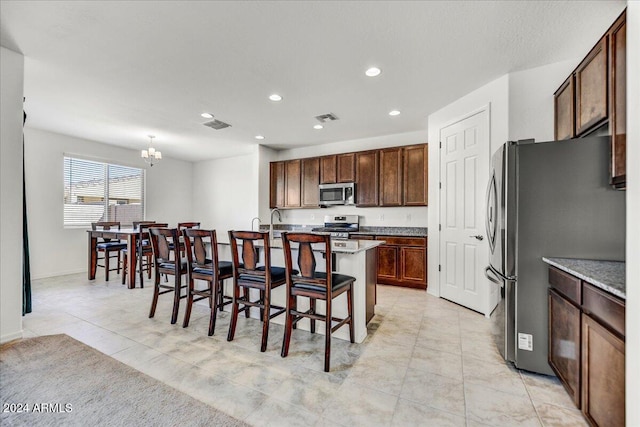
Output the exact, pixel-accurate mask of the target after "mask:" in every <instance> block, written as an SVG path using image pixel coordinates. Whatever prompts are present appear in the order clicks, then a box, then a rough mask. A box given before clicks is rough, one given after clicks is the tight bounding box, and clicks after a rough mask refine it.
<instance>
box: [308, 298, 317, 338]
mask: <svg viewBox="0 0 640 427" xmlns="http://www.w3.org/2000/svg"><path fill="white" fill-rule="evenodd" d="M309 308H310V309H311V313H313V314H316V299H315V298H310V299H309ZM310 320H311V333H312V334H315V333H316V319H310Z"/></svg>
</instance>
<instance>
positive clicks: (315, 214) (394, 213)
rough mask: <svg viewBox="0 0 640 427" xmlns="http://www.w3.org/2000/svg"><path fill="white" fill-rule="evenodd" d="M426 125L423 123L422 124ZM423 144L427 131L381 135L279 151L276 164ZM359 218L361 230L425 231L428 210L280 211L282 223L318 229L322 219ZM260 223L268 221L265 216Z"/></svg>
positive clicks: (336, 209) (412, 208)
mask: <svg viewBox="0 0 640 427" xmlns="http://www.w3.org/2000/svg"><path fill="white" fill-rule="evenodd" d="M425 125H426V121H425ZM426 142H427V131H426V130H423V131H417V132H408V133H401V134H394V135H384V136H378V137H374V138H363V139H356V140H349V141H340V142H334V143H329V144H323V145H321V146H313V147H303V148H295V149H290V150H283V151H279V152H278V155H277V157H278V158H277V160H289V159H298V158H305V157H315V156H324V155H329V154H339V153H349V152H353V151H364V150H372V149H377V148H386V147H396V146H402V145H412V144H424V143H426ZM337 214H345V215H360V225H362V226H382V227H426V226H427V215H428V207H424V206H423V207H401V208H397V207H384V208H380V207H378V208H376V207H372V208H357V207H355V206H338V207H330V208H318V209H286V210H282V216H283V218H282V220H283V222H286V223H289V224H310V225H320V224H322V222H323V221H322V219H323V217H324V215H337ZM261 219H263V220H266V221H267V223H268V221H269V218H268V215H267V216H266V217H261Z"/></svg>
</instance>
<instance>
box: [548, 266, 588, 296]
mask: <svg viewBox="0 0 640 427" xmlns="http://www.w3.org/2000/svg"><path fill="white" fill-rule="evenodd" d="M549 283H550V284H551V286H552V287H553V288H554V289H556V290H557V291H558V292H560V293H561V294H562V295H564V296H565V297H567V298H569V299H570V300H571V301H572V302H573V303H575V304H577V305H580V303H581V302H582V299H581V296H582V295H581V294H582V292H581V290H582V283H581V282H580V279H578V278H577V277H574V276H572V275H570V274H569V273H565V272H564V271H562V270H559V269H557V268H555V267H549Z"/></svg>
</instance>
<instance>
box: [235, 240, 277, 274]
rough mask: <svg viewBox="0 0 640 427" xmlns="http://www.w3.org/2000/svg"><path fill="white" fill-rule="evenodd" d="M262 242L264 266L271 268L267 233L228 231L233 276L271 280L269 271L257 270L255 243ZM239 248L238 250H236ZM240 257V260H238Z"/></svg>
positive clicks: (267, 269) (266, 269) (268, 269)
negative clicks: (258, 277)
mask: <svg viewBox="0 0 640 427" xmlns="http://www.w3.org/2000/svg"><path fill="white" fill-rule="evenodd" d="M258 241H262V245H263V246H264V265H265V266H271V253H270V252H271V250H270V249H271V246H270V244H269V232H268V231H264V232H261V231H235V230H229V243H231V257H232V264H233V275H234V277H235V278H236V279H237V278H239V276H240V275H241V274H242V275H250V276H260V277H264V278H265V279H266V280H271V269H270V268H264V269H260V270H258V268H259V267H260V266H259V265H258V261H259V259H258V250H257V248H256V245H255V243H256V242H258ZM238 248H240V249H238ZM240 256H242V260H241V259H240Z"/></svg>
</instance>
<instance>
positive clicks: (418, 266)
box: [400, 246, 427, 289]
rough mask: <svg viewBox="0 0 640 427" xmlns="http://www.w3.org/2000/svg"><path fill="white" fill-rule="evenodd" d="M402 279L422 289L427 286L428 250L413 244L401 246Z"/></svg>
mask: <svg viewBox="0 0 640 427" xmlns="http://www.w3.org/2000/svg"><path fill="white" fill-rule="evenodd" d="M400 280H402V281H403V282H407V285H409V286H411V287H416V288H420V289H425V288H426V287H427V250H426V248H423V247H422V248H418V247H411V246H403V247H400Z"/></svg>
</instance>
